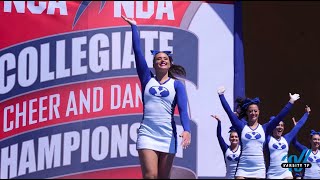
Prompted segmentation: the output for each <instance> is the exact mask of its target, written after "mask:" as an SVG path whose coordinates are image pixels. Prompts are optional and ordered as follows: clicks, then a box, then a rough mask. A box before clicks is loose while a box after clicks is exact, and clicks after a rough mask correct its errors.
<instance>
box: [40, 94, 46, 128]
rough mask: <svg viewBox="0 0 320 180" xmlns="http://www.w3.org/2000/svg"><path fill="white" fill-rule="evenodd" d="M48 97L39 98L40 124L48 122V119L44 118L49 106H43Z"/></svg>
mask: <svg viewBox="0 0 320 180" xmlns="http://www.w3.org/2000/svg"><path fill="white" fill-rule="evenodd" d="M47 98H48V97H47V96H43V97H40V98H39V122H44V121H47V118H44V117H43V111H45V110H47V109H48V108H47V106H43V101H44V100H46V99H47Z"/></svg>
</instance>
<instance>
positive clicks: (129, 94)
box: [122, 84, 134, 108]
mask: <svg viewBox="0 0 320 180" xmlns="http://www.w3.org/2000/svg"><path fill="white" fill-rule="evenodd" d="M128 103H129V104H130V107H131V108H132V107H134V106H133V99H132V92H131V86H130V84H126V90H125V92H124V96H123V103H122V108H126V105H127V104H128Z"/></svg>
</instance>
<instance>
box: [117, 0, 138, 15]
mask: <svg viewBox="0 0 320 180" xmlns="http://www.w3.org/2000/svg"><path fill="white" fill-rule="evenodd" d="M113 4H114V17H121V14H122V13H121V12H122V9H121V7H123V10H124V14H123V15H125V16H127V17H128V18H134V14H133V13H134V1H114V2H113Z"/></svg>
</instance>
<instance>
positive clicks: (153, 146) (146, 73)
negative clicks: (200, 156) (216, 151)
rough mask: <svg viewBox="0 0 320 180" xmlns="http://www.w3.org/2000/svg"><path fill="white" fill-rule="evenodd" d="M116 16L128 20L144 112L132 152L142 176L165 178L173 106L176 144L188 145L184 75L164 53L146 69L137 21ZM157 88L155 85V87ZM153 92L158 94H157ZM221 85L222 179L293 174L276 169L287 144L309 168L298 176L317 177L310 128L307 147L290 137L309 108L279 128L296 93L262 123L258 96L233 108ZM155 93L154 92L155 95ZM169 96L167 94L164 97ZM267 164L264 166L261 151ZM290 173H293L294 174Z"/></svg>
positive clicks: (319, 156)
mask: <svg viewBox="0 0 320 180" xmlns="http://www.w3.org/2000/svg"><path fill="white" fill-rule="evenodd" d="M122 18H123V19H124V20H125V21H126V22H128V23H129V25H130V26H131V29H132V42H133V50H134V53H135V62H136V65H137V73H138V77H139V80H140V83H141V86H142V89H143V101H144V103H143V104H144V115H143V120H142V122H141V125H140V127H139V129H138V132H137V133H138V135H137V150H138V153H139V159H140V164H141V169H142V174H143V178H148V179H149V178H162V179H167V178H169V177H170V172H171V167H172V164H173V159H174V157H175V153H176V152H177V149H176V146H177V139H176V138H175V135H174V128H173V126H175V125H173V124H174V123H173V122H174V121H172V117H173V112H174V111H173V110H174V108H173V107H175V106H176V105H177V106H178V108H179V113H180V120H181V124H182V126H183V128H184V131H183V132H182V133H181V134H180V137H181V138H182V141H181V142H182V143H181V145H182V147H183V148H187V147H188V146H189V145H190V143H191V131H190V125H189V118H188V112H187V95H186V92H185V87H184V85H183V83H182V82H181V81H180V80H179V79H178V78H177V77H176V75H178V76H185V74H186V73H185V70H184V68H183V67H182V66H179V65H176V64H173V59H172V57H171V55H170V52H167V51H153V52H152V54H153V55H154V59H153V67H154V71H155V74H153V73H151V71H150V70H149V67H148V65H147V63H146V59H145V57H144V56H143V53H142V51H141V49H140V37H139V32H138V29H137V23H136V21H135V20H133V19H129V18H127V17H125V16H122ZM157 88H158V89H157ZM162 88H165V89H167V91H165V92H166V93H165V94H162V95H161V93H160V91H162ZM158 91H159V92H158ZM224 92H225V88H224V87H221V88H219V89H218V94H219V98H220V101H221V104H222V106H223V108H224V110H225V111H226V113H227V115H228V117H229V119H230V121H231V124H232V128H230V138H229V140H230V143H231V144H230V145H227V144H226V143H225V141H224V140H223V138H222V136H221V122H220V119H219V117H218V116H213V117H214V118H215V119H217V120H218V127H217V136H218V140H219V143H220V146H221V149H222V151H223V153H224V156H225V163H226V167H227V173H226V178H237V179H244V178H266V177H267V178H270V179H273V178H277V179H280V178H293V175H292V172H291V171H289V169H288V168H282V167H281V164H282V163H283V162H286V161H287V159H289V158H287V155H288V150H289V145H290V144H291V142H292V143H293V144H294V145H295V147H296V148H297V149H298V150H299V151H300V152H301V153H302V154H303V152H305V151H306V150H308V152H310V153H307V155H306V158H307V162H308V163H311V165H312V166H311V168H306V169H305V171H304V173H303V174H301V175H302V176H303V178H304V179H308V178H317V179H320V152H319V150H318V149H319V143H320V133H319V132H315V131H311V134H310V144H311V149H309V148H307V147H306V146H303V145H301V144H300V143H299V142H298V141H297V139H296V138H295V137H296V136H297V134H298V132H299V130H300V129H301V127H302V126H303V125H304V124H305V122H306V121H307V119H308V116H309V113H310V111H311V110H310V108H309V107H308V106H307V107H306V113H305V114H304V115H303V116H302V118H301V119H300V120H299V121H298V122H297V123H295V120H294V123H295V126H294V128H293V129H292V130H291V131H290V132H289V133H287V134H285V135H282V134H283V132H284V121H283V120H284V117H285V116H286V115H287V114H288V113H289V111H290V110H291V109H292V107H293V104H294V102H295V101H296V100H298V99H299V98H300V96H299V94H293V95H292V94H291V93H290V94H289V95H290V100H289V102H288V103H287V104H286V105H285V107H284V108H283V109H282V110H281V111H280V112H279V114H278V115H277V116H273V117H271V118H270V121H269V122H267V123H265V124H259V112H260V109H259V104H260V100H259V98H254V99H249V98H246V99H243V100H241V99H238V100H237V104H238V106H237V107H238V108H237V111H236V112H233V111H232V110H231V108H230V106H229V104H228V102H227V101H226V99H225V97H224ZM158 93H159V94H158ZM169 94H170V96H169ZM264 150H266V151H267V153H266V154H268V156H269V159H270V160H269V162H268V164H267V165H266V164H265V154H264ZM294 176H296V175H295V174H294Z"/></svg>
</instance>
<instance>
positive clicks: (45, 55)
mask: <svg viewBox="0 0 320 180" xmlns="http://www.w3.org/2000/svg"><path fill="white" fill-rule="evenodd" d="M40 49H41V50H40V82H45V81H49V80H53V79H54V72H50V50H49V43H46V44H41V47H40Z"/></svg>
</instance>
